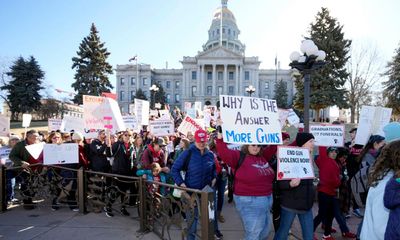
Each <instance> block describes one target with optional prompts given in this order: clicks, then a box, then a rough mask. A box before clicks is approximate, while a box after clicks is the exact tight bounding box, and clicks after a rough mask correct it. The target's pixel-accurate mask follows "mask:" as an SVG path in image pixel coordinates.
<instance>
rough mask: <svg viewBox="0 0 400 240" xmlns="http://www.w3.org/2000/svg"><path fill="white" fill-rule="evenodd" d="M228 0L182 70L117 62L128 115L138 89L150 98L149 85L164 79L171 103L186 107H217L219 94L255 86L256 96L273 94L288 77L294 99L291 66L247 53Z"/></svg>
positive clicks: (120, 93)
mask: <svg viewBox="0 0 400 240" xmlns="http://www.w3.org/2000/svg"><path fill="white" fill-rule="evenodd" d="M227 2H228V1H227V0H221V6H220V7H219V8H218V9H216V10H215V12H214V14H213V19H212V23H211V26H210V29H209V30H208V41H207V42H206V43H205V44H204V45H203V46H202V51H200V52H198V54H197V55H196V56H193V57H190V56H184V57H183V59H182V60H181V63H182V68H181V69H154V68H151V66H150V65H149V64H123V65H117V69H116V77H117V96H118V103H119V105H120V107H121V112H122V113H128V111H129V104H131V103H132V100H133V98H134V96H135V95H136V91H137V90H138V89H142V91H143V92H144V93H145V95H146V96H147V98H148V99H150V96H151V92H150V87H151V85H152V84H154V83H159V84H160V85H161V86H162V87H163V89H164V91H165V94H166V98H167V102H168V103H169V105H170V106H171V107H173V106H178V107H180V108H181V109H183V105H184V102H195V101H200V102H202V104H203V105H204V104H206V105H209V104H211V105H216V104H217V102H218V101H219V95H220V94H225V95H242V96H248V93H246V91H245V89H246V88H247V87H248V86H250V85H252V86H254V87H255V89H256V90H255V92H254V93H253V94H252V96H256V97H260V98H269V99H273V98H274V89H275V85H276V84H277V81H280V80H283V81H284V83H285V84H286V86H287V90H288V102H289V103H291V102H292V99H293V96H294V93H295V87H294V82H293V79H292V74H291V73H292V70H290V69H280V67H278V66H277V68H276V69H260V63H261V61H260V60H259V59H258V57H246V56H245V50H246V46H245V45H244V44H243V43H242V42H241V41H240V39H239V35H240V30H239V28H238V26H237V22H236V19H235V16H234V15H233V13H232V12H231V11H230V10H229V9H228V6H227Z"/></svg>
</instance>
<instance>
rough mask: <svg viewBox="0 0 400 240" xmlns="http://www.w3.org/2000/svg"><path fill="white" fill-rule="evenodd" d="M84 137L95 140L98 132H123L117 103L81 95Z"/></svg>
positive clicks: (109, 99) (123, 126) (123, 128)
mask: <svg viewBox="0 0 400 240" xmlns="http://www.w3.org/2000/svg"><path fill="white" fill-rule="evenodd" d="M83 110H84V112H83V120H84V126H85V130H84V136H85V137H87V138H95V137H97V135H98V131H100V130H102V129H104V128H108V129H110V131H111V132H117V131H124V130H125V125H124V122H123V120H122V115H121V111H120V109H119V106H118V103H117V102H116V101H115V100H114V99H111V98H105V97H96V96H88V95H83Z"/></svg>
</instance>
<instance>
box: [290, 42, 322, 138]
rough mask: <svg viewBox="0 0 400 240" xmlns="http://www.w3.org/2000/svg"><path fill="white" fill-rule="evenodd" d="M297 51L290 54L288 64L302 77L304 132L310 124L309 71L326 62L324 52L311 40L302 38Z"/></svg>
mask: <svg viewBox="0 0 400 240" xmlns="http://www.w3.org/2000/svg"><path fill="white" fill-rule="evenodd" d="M300 51H301V52H302V53H303V55H301V54H300V53H299V52H292V54H290V61H292V62H291V63H290V64H289V66H291V67H292V68H294V69H297V70H298V71H299V72H300V73H302V75H303V77H304V132H309V129H310V128H309V126H310V81H311V72H312V71H314V70H316V69H319V68H321V67H323V66H324V65H325V64H326V62H325V61H324V60H325V57H326V53H325V52H324V51H322V50H318V47H317V45H315V43H314V42H313V41H312V40H304V41H303V42H302V43H301V46H300Z"/></svg>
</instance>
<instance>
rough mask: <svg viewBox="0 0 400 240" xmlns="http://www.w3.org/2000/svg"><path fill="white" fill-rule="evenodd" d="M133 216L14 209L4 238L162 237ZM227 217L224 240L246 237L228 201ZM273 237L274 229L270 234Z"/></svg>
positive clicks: (3, 220) (0, 226)
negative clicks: (145, 230) (141, 228)
mask: <svg viewBox="0 0 400 240" xmlns="http://www.w3.org/2000/svg"><path fill="white" fill-rule="evenodd" d="M128 210H129V212H130V213H131V216H130V217H123V216H122V215H120V214H119V213H117V212H115V213H114V214H115V216H114V217H113V218H108V217H106V216H105V214H104V212H102V213H97V214H96V213H88V214H85V215H82V214H80V213H77V212H72V211H70V210H69V208H60V209H59V210H57V211H52V210H51V209H50V207H39V208H37V209H34V210H25V209H23V208H22V207H18V208H12V209H10V210H9V211H7V212H5V213H2V214H0V239H12V240H14V239H18V240H28V239H29V240H31V239H35V240H37V239H56V240H70V239H77V240H79V239H83V240H86V239H87V240H94V239H96V240H108V239H121V240H131V239H143V240H153V239H154V240H156V239H159V238H158V236H157V235H155V234H154V233H147V234H141V233H138V232H137V231H138V230H139V219H138V215H137V209H136V208H130V209H128ZM317 210H318V206H317V204H314V208H313V211H314V216H315V215H316V212H317ZM222 214H223V215H224V217H225V220H226V221H225V223H219V227H220V230H221V232H222V233H223V234H224V239H227V240H231V239H232V240H236V239H243V236H244V235H243V227H242V223H241V221H240V219H239V217H238V215H237V213H236V211H235V208H234V204H233V203H230V204H229V203H227V202H225V205H224V207H223V210H222ZM359 222H360V219H359V218H356V217H354V216H352V217H351V218H350V219H348V220H347V223H348V226H349V228H350V230H351V231H352V232H354V233H355V232H356V229H357V226H358V224H359ZM334 227H335V228H336V229H337V230H338V233H336V234H333V237H335V238H336V239H344V238H342V237H341V233H340V230H339V227H338V225H337V223H336V222H335V220H334ZM291 231H292V234H293V236H291V237H290V238H289V239H291V240H292V239H302V237H301V228H300V225H299V223H298V220H297V218H296V220H295V221H294V224H293V226H292V230H291ZM316 233H317V235H318V237H319V238H321V236H322V233H323V231H322V230H321V228H318V230H317V231H316ZM272 238H273V229H272V230H271V234H270V237H269V238H268V239H272ZM171 239H181V235H180V231H179V230H177V229H176V228H174V230H172V231H171Z"/></svg>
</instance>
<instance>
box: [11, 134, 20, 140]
mask: <svg viewBox="0 0 400 240" xmlns="http://www.w3.org/2000/svg"><path fill="white" fill-rule="evenodd" d="M12 140H17V141H19V140H21V139H20V138H19V137H18V136H17V135H14V134H13V135H11V136H10V139H9V141H12Z"/></svg>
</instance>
